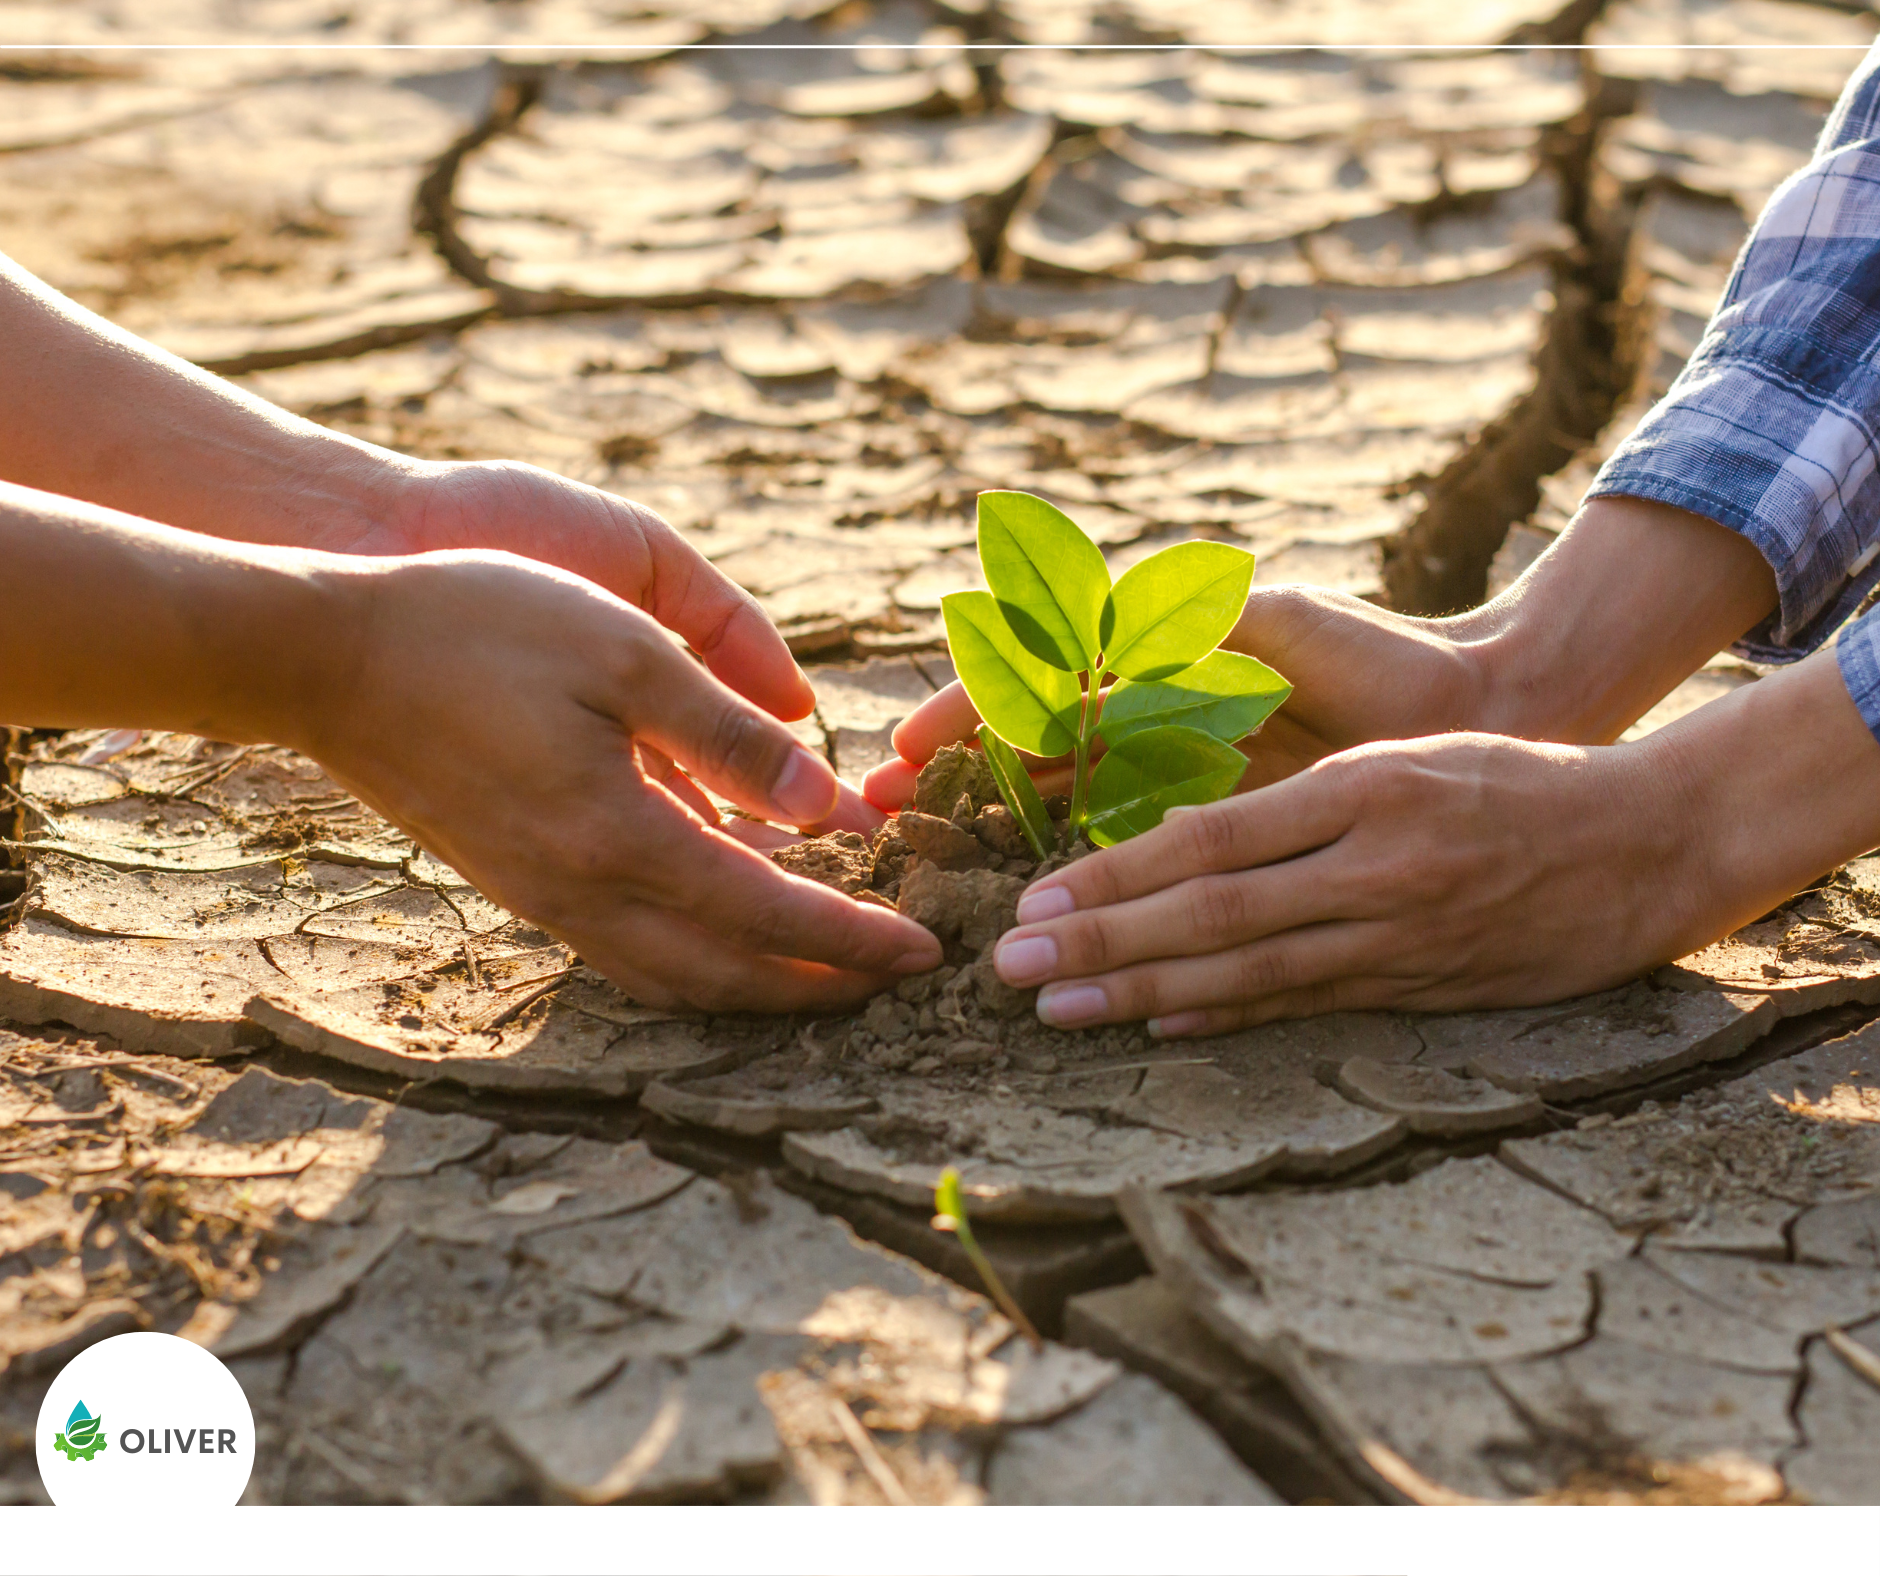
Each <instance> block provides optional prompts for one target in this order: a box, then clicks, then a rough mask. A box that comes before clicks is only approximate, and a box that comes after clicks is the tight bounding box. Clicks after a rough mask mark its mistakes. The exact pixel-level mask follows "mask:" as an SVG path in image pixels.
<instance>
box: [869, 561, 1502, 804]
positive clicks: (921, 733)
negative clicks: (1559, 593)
mask: <svg viewBox="0 0 1880 1576" xmlns="http://www.w3.org/2000/svg"><path fill="white" fill-rule="evenodd" d="M1455 623H1456V621H1452V620H1440V619H1418V618H1410V617H1406V616H1405V615H1404V614H1401V613H1389V612H1386V611H1385V610H1384V609H1382V608H1379V607H1374V606H1373V605H1372V604H1370V603H1369V602H1364V601H1360V600H1359V599H1358V598H1357V597H1354V596H1347V595H1345V593H1343V592H1342V591H1321V590H1318V589H1315V588H1313V587H1309V586H1273V587H1259V588H1256V589H1255V590H1254V591H1253V593H1252V594H1251V595H1250V596H1249V597H1248V598H1247V608H1246V611H1245V612H1244V613H1242V614H1241V616H1240V621H1239V622H1238V623H1237V624H1235V626H1234V628H1233V631H1232V632H1231V633H1230V634H1229V635H1228V637H1227V639H1226V640H1225V641H1224V642H1223V644H1224V645H1225V646H1226V647H1227V648H1228V649H1229V650H1231V651H1240V652H1244V653H1246V654H1247V655H1248V656H1252V657H1257V658H1258V659H1259V660H1260V661H1262V662H1264V663H1266V664H1267V665H1268V666H1269V667H1272V668H1275V669H1277V670H1278V671H1279V672H1281V673H1283V674H1284V675H1285V676H1286V677H1287V678H1288V679H1290V680H1291V681H1292V686H1293V693H1292V696H1291V697H1290V698H1289V699H1288V700H1287V702H1286V704H1285V705H1284V706H1282V707H1281V708H1280V709H1279V710H1278V711H1277V712H1275V713H1274V714H1273V716H1272V717H1270V718H1269V719H1268V720H1267V722H1266V725H1265V726H1264V727H1262V728H1261V730H1260V731H1259V732H1258V733H1257V734H1255V735H1254V736H1253V737H1252V738H1250V739H1248V740H1246V741H1245V742H1244V743H1242V745H1241V750H1242V751H1243V753H1245V755H1246V756H1247V759H1248V762H1249V766H1248V770H1247V775H1246V776H1245V777H1244V778H1243V779H1242V780H1241V787H1242V789H1243V790H1245V789H1249V788H1256V787H1259V786H1261V785H1262V784H1265V783H1271V782H1277V781H1279V780H1280V779H1281V778H1283V777H1289V776H1291V775H1292V774H1293V773H1294V772H1297V771H1300V770H1303V769H1304V768H1305V767H1307V766H1310V765H1311V764H1312V763H1313V762H1314V761H1317V760H1322V759H1323V758H1324V757H1325V756H1327V755H1330V754H1332V753H1333V752H1335V751H1337V750H1342V749H1348V748H1349V747H1350V746H1352V745H1354V744H1361V743H1364V742H1366V741H1368V740H1372V739H1404V738H1414V737H1416V736H1417V735H1419V734H1425V733H1440V732H1443V731H1444V730H1446V729H1449V728H1455V727H1461V726H1465V725H1466V719H1467V718H1468V716H1469V714H1470V713H1471V711H1472V710H1474V709H1475V708H1477V707H1478V706H1479V704H1480V701H1479V698H1478V697H1479V695H1480V693H1481V691H1482V688H1483V683H1482V679H1481V674H1480V668H1479V665H1478V662H1477V658H1476V653H1477V650H1478V649H1479V648H1478V645H1477V644H1476V643H1475V642H1472V641H1468V640H1463V639H1458V638H1456V636H1455V634H1454V633H1452V630H1453V627H1454V625H1455ZM978 726H979V714H978V713H977V712H976V711H974V710H973V704H972V702H971V701H970V700H968V699H967V698H966V691H965V690H964V689H963V688H962V687H961V686H960V685H959V684H957V683H954V684H949V685H948V686H947V687H946V688H945V689H943V690H941V691H940V692H939V693H938V694H936V695H934V696H933V697H931V698H930V699H928V700H925V701H922V702H921V704H920V705H919V706H918V707H916V708H915V709H914V710H913V711H911V712H909V713H908V715H907V716H906V717H904V718H903V719H902V720H901V723H900V726H899V727H897V728H896V729H895V730H894V748H895V753H896V756H897V757H898V758H897V759H895V760H891V761H885V762H883V763H882V764H881V765H880V766H877V767H876V768H875V769H874V770H873V771H871V772H869V773H868V775H867V776H866V777H865V778H864V779H863V780H862V792H863V794H864V795H865V796H866V798H867V800H868V802H869V803H870V804H872V805H874V806H875V807H876V808H877V809H881V810H896V809H899V808H900V807H901V806H902V805H904V804H906V803H907V802H908V801H909V800H910V799H911V798H912V797H913V793H914V778H915V777H916V776H917V775H918V773H919V771H920V768H921V767H922V766H924V765H925V764H926V763H927V762H928V761H930V760H931V759H933V755H934V752H935V751H936V750H938V749H939V748H940V747H941V746H942V745H945V744H956V743H959V742H960V741H961V740H964V739H970V738H972V737H973V734H974V730H975V729H977V728H978ZM1032 775H1033V778H1034V779H1035V780H1036V781H1037V783H1038V786H1039V791H1040V792H1041V793H1046V794H1051V793H1063V792H1068V791H1069V788H1070V775H1071V773H1070V762H1069V758H1068V757H1066V758H1065V759H1064V760H1063V761H1052V762H1046V763H1043V764H1041V766H1040V767H1039V769H1037V770H1035V771H1034V772H1033V774H1032Z"/></svg>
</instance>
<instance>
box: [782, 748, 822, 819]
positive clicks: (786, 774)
mask: <svg viewBox="0 0 1880 1576" xmlns="http://www.w3.org/2000/svg"><path fill="white" fill-rule="evenodd" d="M770 802H771V803H772V804H774V805H775V806H776V807H777V808H778V809H779V810H781V811H782V812H783V814H784V819H785V820H787V821H789V822H790V824H791V825H792V826H813V825H814V824H815V823H816V822H818V821H820V820H821V819H822V818H823V817H824V816H826V815H827V814H828V813H829V812H830V811H831V810H833V809H834V808H835V807H836V774H835V773H834V772H832V771H830V770H829V763H828V762H827V761H824V760H821V759H819V758H818V757H816V756H814V755H811V754H810V752H809V751H808V750H806V749H803V748H802V747H801V746H799V747H798V748H796V749H794V750H792V751H791V752H790V758H789V759H788V760H787V761H785V762H784V763H783V770H782V771H780V772H778V773H777V780H776V781H775V782H774V783H772V784H771V785H770Z"/></svg>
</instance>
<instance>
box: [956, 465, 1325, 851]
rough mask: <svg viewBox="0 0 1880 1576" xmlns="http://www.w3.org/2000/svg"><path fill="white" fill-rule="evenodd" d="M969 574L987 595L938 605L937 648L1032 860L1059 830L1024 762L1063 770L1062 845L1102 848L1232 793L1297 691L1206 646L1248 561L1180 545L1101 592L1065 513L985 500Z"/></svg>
mask: <svg viewBox="0 0 1880 1576" xmlns="http://www.w3.org/2000/svg"><path fill="white" fill-rule="evenodd" d="M979 563H980V568H981V569H982V570H983V572H984V574H985V577H986V584H987V586H988V587H989V588H990V589H988V590H985V591H956V592H954V593H952V594H951V595H950V596H946V597H943V598H942V599H941V603H940V606H941V611H942V612H943V614H944V615H945V618H946V628H947V641H948V644H949V645H950V646H951V647H952V651H953V665H954V666H955V668H957V669H958V670H959V675H960V682H961V683H962V684H964V685H965V687H966V694H967V697H968V698H969V699H970V700H971V701H972V703H973V705H974V706H975V707H977V708H978V711H979V715H980V717H981V718H982V719H983V720H984V723H985V726H984V727H982V728H981V729H980V730H979V738H980V742H981V744H983V745H984V746H985V751H986V757H987V759H988V761H990V762H991V765H992V771H993V776H994V778H995V779H996V780H997V782H998V784H999V791H1000V793H1001V794H1002V795H1003V796H1004V799H1005V802H1006V805H1007V807H1008V808H1009V809H1010V810H1011V812H1012V814H1013V815H1014V816H1015V817H1016V818H1017V820H1018V823H1019V825H1020V826H1021V827H1022V828H1023V829H1024V832H1025V836H1026V838H1027V839H1028V840H1029V841H1030V843H1031V846H1032V849H1033V850H1034V852H1036V853H1037V854H1038V856H1039V858H1041V859H1042V858H1043V857H1044V856H1045V854H1046V853H1047V852H1048V851H1049V844H1050V842H1051V840H1052V839H1053V836H1054V832H1053V828H1052V826H1051V821H1050V818H1049V817H1048V816H1047V815H1046V814H1045V810H1044V804H1043V802H1042V801H1041V800H1040V799H1039V797H1038V791H1037V789H1036V787H1034V786H1033V784H1032V782H1031V779H1030V777H1029V776H1027V774H1026V772H1025V769H1024V767H1023V765H1022V763H1021V762H1020V760H1019V758H1018V755H1017V753H1016V752H1017V751H1019V750H1024V751H1026V752H1028V753H1029V754H1032V755H1042V756H1046V757H1052V756H1062V755H1068V756H1070V757H1071V758H1072V760H1073V763H1074V770H1073V773H1072V779H1071V814H1070V823H1069V826H1068V828H1067V831H1066V838H1067V841H1074V840H1075V839H1076V837H1077V834H1078V833H1079V832H1083V833H1084V834H1085V835H1087V836H1088V837H1089V839H1090V841H1091V842H1093V843H1095V844H1096V845H1097V846H1098V847H1100V848H1104V847H1108V846H1109V845H1110V844H1112V843H1119V842H1121V841H1122V840H1123V839H1124V838H1126V837H1135V836H1137V835H1138V834H1139V833H1142V832H1146V831H1148V830H1149V829H1150V828H1151V827H1153V826H1156V825H1158V824H1159V823H1160V822H1161V820H1162V817H1163V816H1164V815H1165V814H1166V813H1167V812H1168V811H1169V810H1171V809H1172V808H1174V807H1175V806H1176V805H1180V804H1206V803H1207V802H1208V801H1209V800H1211V799H1219V798H1222V797H1224V796H1225V795H1227V794H1230V793H1232V792H1233V791H1234V788H1235V787H1236V785H1238V783H1239V782H1240V776H1241V773H1242V772H1243V771H1244V770H1245V769H1246V764H1247V762H1246V758H1245V757H1244V756H1243V755H1241V753H1240V752H1239V751H1238V750H1237V749H1235V748H1234V745H1235V743H1236V742H1237V741H1238V740H1240V739H1244V738H1245V737H1246V736H1247V735H1248V734H1250V733H1251V732H1253V730H1254V729H1255V728H1257V727H1259V726H1260V724H1261V723H1262V722H1264V721H1265V720H1266V719H1267V718H1268V717H1269V716H1271V715H1272V713H1273V712H1274V711H1275V710H1277V709H1278V707H1279V706H1280V704H1281V703H1282V702H1283V701H1284V700H1285V699H1286V697H1287V696H1288V695H1290V694H1291V693H1292V686H1291V685H1290V684H1288V683H1287V682H1286V680H1285V679H1283V678H1281V677H1280V676H1279V674H1277V673H1275V672H1274V671H1273V670H1272V669H1271V668H1269V667H1267V666H1266V665H1265V664H1264V663H1262V662H1256V661H1254V659H1253V658H1252V657H1247V656H1242V655H1240V654H1239V653H1238V652H1233V651H1219V650H1216V649H1215V648H1216V647H1218V646H1219V645H1220V643H1221V641H1222V640H1224V639H1225V638H1226V637H1227V633H1228V631H1229V630H1231V629H1232V628H1233V627H1234V624H1235V621H1236V620H1237V619H1238V618H1239V617H1240V611H1241V608H1242V607H1243V606H1245V604H1246V600H1247V589H1248V587H1249V586H1250V585H1251V584H1252V583H1253V554H1252V553H1249V552H1247V551H1245V550H1244V549H1243V548H1239V547H1232V546H1229V545H1228V544H1227V543H1225V542H1182V543H1179V544H1178V545H1176V546H1174V547H1167V548H1164V549H1163V550H1162V551H1161V552H1159V553H1155V554H1153V555H1151V556H1150V557H1148V558H1145V559H1144V560H1143V561H1142V562H1141V563H1139V564H1137V565H1136V566H1135V567H1134V568H1133V569H1130V570H1128V571H1127V572H1126V573H1125V574H1124V575H1123V577H1122V578H1121V579H1120V580H1118V581H1116V583H1115V584H1114V585H1112V584H1111V582H1110V570H1109V566H1108V565H1107V564H1105V563H1104V561H1103V554H1102V553H1100V552H1099V551H1098V550H1097V546H1096V544H1095V543H1094V542H1092V541H1091V540H1090V538H1089V537H1087V536H1085V535H1084V533H1083V532H1082V531H1080V530H1079V529H1078V528H1077V526H1076V524H1075V523H1074V522H1073V521H1072V520H1071V519H1070V517H1069V516H1068V515H1066V514H1065V513H1064V512H1063V511H1062V510H1060V509H1057V508H1055V507H1053V506H1052V505H1051V504H1048V503H1046V502H1045V501H1044V499H1042V498H1035V497H1033V496H1032V495H1031V494H1030V493H1021V492H983V493H981V494H980V495H979ZM1111 680H1114V681H1115V682H1114V684H1113V685H1112V687H1111V688H1110V689H1109V690H1108V691H1107V693H1106V692H1105V691H1104V688H1103V687H1104V685H1105V684H1106V683H1109V682H1110V681H1111ZM1099 738H1100V739H1102V740H1103V743H1104V746H1105V751H1106V753H1105V754H1104V756H1103V758H1102V760H1101V761H1099V762H1098V764H1097V766H1096V768H1095V770H1094V771H1093V770H1092V769H1091V765H1090V754H1091V746H1092V745H1093V743H1094V742H1095V741H1096V740H1097V739H1099Z"/></svg>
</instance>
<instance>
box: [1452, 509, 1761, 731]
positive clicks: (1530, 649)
mask: <svg viewBox="0 0 1880 1576" xmlns="http://www.w3.org/2000/svg"><path fill="white" fill-rule="evenodd" d="M1775 602H1776V586H1775V577H1774V575H1773V573H1772V572H1771V571H1770V568H1769V565H1768V564H1767V563H1766V562H1765V561H1764V559H1763V557H1762V555H1761V553H1760V552H1759V551H1758V550H1757V549H1756V548H1755V546H1754V545H1752V544H1751V543H1750V542H1749V541H1747V540H1746V539H1745V538H1743V537H1742V536H1739V535H1738V534H1737V533H1736V532H1734V531H1732V530H1730V529H1728V528H1727V527H1725V526H1722V525H1719V524H1718V523H1717V522H1715V521H1714V520H1708V519H1705V518H1704V517H1703V516H1701V515H1696V514H1692V513H1689V512H1688V511H1686V510H1683V509H1679V508H1675V507H1673V506H1672V505H1670V504H1663V503H1657V502H1654V501H1651V500H1648V499H1640V498H1617V497H1614V498H1596V499H1593V500H1592V501H1591V502H1589V503H1588V504H1587V505H1586V506H1585V508H1583V509H1582V510H1581V511H1580V513H1579V514H1578V515H1577V516H1576V517H1575V518H1574V520H1573V523H1572V524H1571V525H1569V526H1568V528H1567V529H1566V531H1565V532H1563V533H1562V534H1561V536H1560V538H1559V539H1558V540H1557V541H1556V542H1555V543H1554V544H1553V545H1552V546H1551V547H1549V548H1548V550H1547V551H1546V552H1545V553H1544V554H1542V555H1541V557H1540V559H1539V560H1537V561H1536V563H1535V564H1534V565H1533V566H1532V568H1530V570H1529V571H1528V573H1527V574H1525V575H1524V576H1522V578H1521V579H1520V580H1519V581H1517V582H1516V583H1515V584H1514V585H1513V586H1511V587H1510V588H1509V589H1508V590H1507V591H1505V592H1503V593H1502V594H1501V595H1500V596H1499V597H1496V598H1495V599H1494V601H1492V602H1489V603H1487V604H1485V605H1484V606H1482V607H1480V608H1477V609H1475V610H1473V611H1472V612H1469V613H1465V614H1462V615H1459V616H1458V617H1456V618H1454V619H1450V620H1444V621H1443V622H1444V623H1445V624H1446V625H1448V626H1449V627H1450V629H1451V632H1452V638H1454V639H1457V640H1458V641H1460V642H1462V643H1463V644H1465V645H1466V646H1468V647H1470V648H1471V649H1472V651H1473V653H1474V660H1475V661H1476V662H1477V664H1478V665H1479V667H1480V670H1481V691H1480V705H1481V708H1482V710H1481V713H1480V715H1479V717H1478V719H1477V720H1476V722H1475V726H1478V727H1482V728H1485V729H1488V730H1492V731H1494V732H1498V733H1507V734H1512V735H1515V736H1516V737H1520V738H1529V739H1547V740H1553V741H1557V742H1560V743H1571V744H1608V743H1611V742H1612V741H1613V740H1615V739H1617V738H1618V737H1619V735H1620V734H1621V733H1623V732H1624V731H1625V729H1626V728H1627V727H1629V726H1630V725H1631V724H1632V723H1634V722H1636V721H1637V720H1638V719H1639V718H1640V717H1641V716H1643V715H1644V714H1645V712H1646V711H1648V710H1649V709H1650V708H1651V707H1652V706H1653V705H1655V704H1656V703H1657V702H1658V701H1659V700H1661V699H1663V698H1664V697H1665V696H1666V695H1668V694H1669V693H1670V692H1671V691H1672V690H1673V689H1674V688H1676V686H1677V685H1678V684H1680V683H1682V682H1683V681H1684V680H1685V679H1686V678H1688V677H1689V676H1690V675H1691V674H1692V673H1694V672H1696V671H1697V669H1698V668H1700V667H1702V666H1703V664H1704V663H1705V662H1707V661H1708V660H1709V659H1710V658H1711V657H1713V656H1715V655H1716V654H1717V652H1719V651H1721V650H1722V649H1723V648H1724V647H1725V646H1727V645H1728V644H1729V643H1730V642H1731V641H1733V640H1735V639H1737V638H1738V637H1739V636H1741V635H1742V634H1743V633H1744V631H1745V630H1747V629H1749V628H1750V627H1751V626H1753V625H1754V624H1755V623H1756V622H1757V620H1758V619H1760V618H1762V617H1764V616H1765V615H1766V614H1767V613H1768V612H1769V611H1770V610H1771V609H1772V608H1774V606H1775Z"/></svg>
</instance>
